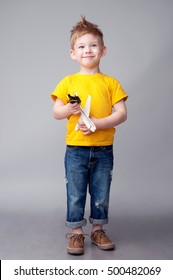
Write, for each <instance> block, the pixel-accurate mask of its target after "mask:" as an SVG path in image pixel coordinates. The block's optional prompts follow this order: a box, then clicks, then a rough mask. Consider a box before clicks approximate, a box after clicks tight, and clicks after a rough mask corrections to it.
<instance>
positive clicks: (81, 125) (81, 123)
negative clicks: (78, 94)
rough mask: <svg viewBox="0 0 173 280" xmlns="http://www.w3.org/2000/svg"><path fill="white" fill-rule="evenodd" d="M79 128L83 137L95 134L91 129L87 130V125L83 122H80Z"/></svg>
mask: <svg viewBox="0 0 173 280" xmlns="http://www.w3.org/2000/svg"><path fill="white" fill-rule="evenodd" d="M78 128H79V130H81V131H82V134H83V135H89V134H91V133H93V132H92V131H91V130H90V129H88V128H87V126H86V125H85V123H84V122H83V121H81V120H80V121H78Z"/></svg>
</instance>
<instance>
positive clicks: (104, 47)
mask: <svg viewBox="0 0 173 280" xmlns="http://www.w3.org/2000/svg"><path fill="white" fill-rule="evenodd" d="M106 50H107V49H106V46H103V48H102V56H105V55H106Z"/></svg>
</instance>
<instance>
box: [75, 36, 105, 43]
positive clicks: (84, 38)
mask: <svg viewBox="0 0 173 280" xmlns="http://www.w3.org/2000/svg"><path fill="white" fill-rule="evenodd" d="M99 39H100V38H99V37H98V36H97V35H94V34H92V33H86V34H84V35H81V36H79V37H78V38H76V41H75V45H78V44H85V43H90V42H97V43H99V42H100V40H99Z"/></svg>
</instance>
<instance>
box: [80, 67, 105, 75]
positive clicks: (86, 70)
mask: <svg viewBox="0 0 173 280" xmlns="http://www.w3.org/2000/svg"><path fill="white" fill-rule="evenodd" d="M79 73H81V74H97V73H101V71H100V69H99V67H98V68H91V69H90V68H82V67H81V68H80V71H79Z"/></svg>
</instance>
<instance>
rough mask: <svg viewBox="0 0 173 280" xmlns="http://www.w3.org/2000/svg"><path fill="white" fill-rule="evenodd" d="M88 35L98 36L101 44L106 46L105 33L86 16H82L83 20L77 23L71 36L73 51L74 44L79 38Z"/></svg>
mask: <svg viewBox="0 0 173 280" xmlns="http://www.w3.org/2000/svg"><path fill="white" fill-rule="evenodd" d="M87 33H90V34H93V35H96V36H98V37H99V39H100V42H101V44H102V45H103V46H104V41H103V33H102V31H101V29H100V28H99V27H98V25H97V24H94V23H91V22H89V21H87V20H86V18H85V17H84V16H81V20H80V21H79V22H77V23H76V24H75V25H74V26H73V28H72V30H71V36H70V44H71V48H72V49H73V48H74V44H75V41H76V39H77V38H79V37H81V36H82V35H84V34H87Z"/></svg>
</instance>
